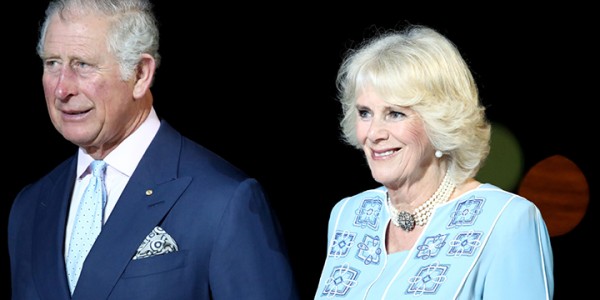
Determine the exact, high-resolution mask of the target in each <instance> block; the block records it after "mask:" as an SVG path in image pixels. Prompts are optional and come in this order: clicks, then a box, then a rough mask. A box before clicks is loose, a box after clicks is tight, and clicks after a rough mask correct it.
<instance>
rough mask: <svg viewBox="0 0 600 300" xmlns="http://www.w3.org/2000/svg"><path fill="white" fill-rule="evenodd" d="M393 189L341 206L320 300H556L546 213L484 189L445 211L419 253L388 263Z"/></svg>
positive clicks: (332, 227) (333, 222) (437, 214)
mask: <svg viewBox="0 0 600 300" xmlns="http://www.w3.org/2000/svg"><path fill="white" fill-rule="evenodd" d="M385 199H386V189H385V188H384V187H380V188H378V189H373V190H368V191H364V192H362V193H360V194H357V195H355V196H352V197H348V198H344V199H342V200H341V201H339V202H338V203H337V204H336V205H335V206H334V208H333V209H332V211H331V216H330V219H329V228H328V247H327V258H326V260H325V264H324V267H323V271H322V274H321V278H320V281H319V286H318V288H317V291H316V294H315V299H352V300H354V299H377V300H383V299H408V298H419V299H444V300H448V299H465V300H467V299H468V300H473V299H486V300H490V299H498V300H507V299H510V300H516V299H527V300H535V299H552V297H553V294H554V277H553V261H552V259H553V258H552V248H551V245H550V236H549V234H548V230H547V228H546V224H545V223H544V220H543V219H542V216H541V214H540V211H539V209H538V208H537V207H536V206H535V205H534V204H533V203H532V202H530V201H529V200H527V199H525V198H523V197H521V196H519V195H516V194H514V193H510V192H507V191H504V190H502V189H500V188H498V187H496V186H494V185H491V184H482V185H480V186H479V187H478V188H476V189H474V190H472V191H469V192H467V193H465V194H463V195H461V196H460V197H457V198H455V199H452V200H451V201H449V202H447V203H445V204H443V205H440V206H438V207H437V208H436V209H435V210H434V213H433V215H432V217H431V219H430V220H429V222H428V224H426V225H425V228H424V230H423V233H422V235H421V236H420V237H419V239H418V240H417V242H416V243H415V245H414V246H413V247H412V249H409V250H407V251H401V252H396V253H393V254H391V255H388V254H387V252H386V249H385V236H386V229H387V225H388V223H389V221H390V217H389V214H388V211H387V209H386V207H385Z"/></svg>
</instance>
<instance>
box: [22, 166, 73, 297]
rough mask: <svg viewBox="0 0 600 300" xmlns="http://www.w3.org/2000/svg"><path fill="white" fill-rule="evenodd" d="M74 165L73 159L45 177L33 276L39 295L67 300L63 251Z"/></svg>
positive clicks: (35, 228)
mask: <svg viewBox="0 0 600 300" xmlns="http://www.w3.org/2000/svg"><path fill="white" fill-rule="evenodd" d="M76 164H77V161H76V159H71V160H70V162H67V163H65V164H63V165H62V166H61V167H59V168H58V169H57V170H56V172H53V174H51V176H49V177H48V179H47V180H46V182H45V183H44V185H45V187H43V188H42V189H41V190H42V191H43V192H44V194H43V195H42V197H43V198H42V199H41V201H40V203H39V205H38V207H37V210H36V218H35V220H34V235H33V236H34V240H33V241H32V244H33V249H36V250H35V251H33V258H32V260H33V266H32V268H33V276H34V280H35V282H36V284H37V286H38V288H39V291H40V294H42V295H44V296H46V297H48V298H49V299H68V297H69V296H70V292H69V286H68V283H67V273H66V270H65V260H64V251H63V250H64V240H65V226H66V220H67V211H68V205H69V199H70V198H71V192H72V190H73V185H74V182H75V167H76Z"/></svg>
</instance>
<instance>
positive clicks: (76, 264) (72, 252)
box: [67, 160, 106, 294]
mask: <svg viewBox="0 0 600 300" xmlns="http://www.w3.org/2000/svg"><path fill="white" fill-rule="evenodd" d="M91 166H92V178H91V179H90V183H89V184H88V186H87V188H86V189H85V192H83V197H82V198H81V202H80V203H79V208H78V209H77V215H76V217H75V223H74V225H73V232H72V234H71V241H70V242H69V253H68V254H67V276H68V277H69V288H70V290H71V294H73V291H74V290H75V285H76V284H77V280H78V279H79V273H80V272H81V268H82V266H83V262H84V261H85V257H86V256H87V254H88V252H90V249H91V248H92V245H93V244H94V241H95V240H96V237H97V236H98V234H100V230H101V229H102V222H103V219H104V207H105V205H106V187H105V185H104V173H105V170H106V163H105V162H104V161H102V160H95V161H93V162H92V164H91Z"/></svg>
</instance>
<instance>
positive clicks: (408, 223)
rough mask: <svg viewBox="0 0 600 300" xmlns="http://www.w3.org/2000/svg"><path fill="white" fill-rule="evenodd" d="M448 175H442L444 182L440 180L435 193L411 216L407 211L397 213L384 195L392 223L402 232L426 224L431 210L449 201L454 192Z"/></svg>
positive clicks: (453, 185)
mask: <svg viewBox="0 0 600 300" xmlns="http://www.w3.org/2000/svg"><path fill="white" fill-rule="evenodd" d="M448 173H449V172H446V175H444V180H442V183H441V184H440V186H439V187H438V189H437V191H435V193H433V195H432V196H431V198H429V199H428V200H427V201H425V202H424V203H423V204H421V205H420V206H419V207H417V208H416V209H415V212H414V213H412V214H411V213H409V212H407V211H401V212H398V210H397V209H396V208H395V207H394V205H393V204H392V202H391V200H390V195H389V193H386V195H387V205H386V206H387V208H388V212H389V213H390V218H391V219H392V223H393V224H394V225H396V226H397V227H400V228H402V229H403V230H404V231H411V230H413V229H414V228H415V225H419V226H424V225H425V224H427V221H429V218H430V217H431V214H432V211H433V209H434V208H435V207H436V206H438V205H439V204H442V203H444V202H446V201H448V199H450V195H452V191H454V188H455V184H454V182H453V180H452V179H451V178H450V175H449V174H448Z"/></svg>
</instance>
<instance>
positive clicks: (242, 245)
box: [8, 121, 298, 300]
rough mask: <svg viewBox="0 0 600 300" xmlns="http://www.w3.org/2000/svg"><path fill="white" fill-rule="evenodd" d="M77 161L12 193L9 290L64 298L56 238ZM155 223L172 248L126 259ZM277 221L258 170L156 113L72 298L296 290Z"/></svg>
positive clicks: (288, 293) (273, 295) (276, 295)
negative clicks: (157, 120)
mask: <svg viewBox="0 0 600 300" xmlns="http://www.w3.org/2000/svg"><path fill="white" fill-rule="evenodd" d="M76 164H77V158H76V155H74V156H72V157H70V158H69V159H67V160H66V161H65V162H63V163H62V164H60V165H59V166H58V167H56V168H55V169H54V170H53V171H51V172H50V173H49V174H47V175H46V176H44V177H43V178H41V179H40V180H39V181H37V182H35V183H33V184H31V185H28V186H26V187H25V188H24V189H23V190H22V191H21V192H20V193H19V194H18V196H17V197H16V199H15V201H14V203H13V206H12V208H11V212H10V217H9V226H8V237H9V240H8V244H9V254H10V264H11V285H12V297H13V299H19V300H25V299H26V300H29V299H70V298H71V297H70V293H69V288H68V284H67V276H66V271H65V260H64V255H63V253H64V247H63V246H64V238H65V226H66V220H67V212H68V209H69V201H70V198H71V192H72V190H73V185H74V182H75V173H76V171H75V170H76ZM147 191H152V193H147ZM155 226H160V227H162V228H163V229H164V230H165V231H166V232H167V233H168V234H169V235H171V237H172V238H173V239H174V240H175V242H176V243H177V245H178V247H179V251H176V252H171V253H167V254H162V255H157V256H153V257H149V258H144V259H138V260H132V258H133V256H134V255H135V253H136V250H137V249H138V246H139V245H140V244H141V243H142V242H143V241H144V238H145V237H146V236H147V235H148V234H149V233H150V232H151V231H152V229H153V228H154V227H155ZM280 229H281V228H280V227H279V223H278V220H277V218H276V216H275V215H273V213H272V211H271V208H270V207H269V204H268V201H267V199H266V196H265V194H264V192H263V190H262V188H261V186H260V185H259V183H258V182H257V181H256V180H254V179H253V178H250V177H248V176H247V175H245V174H244V173H243V172H241V171H240V170H238V169H237V168H236V167H234V166H232V165H231V164H229V163H228V162H226V161H225V160H223V159H222V158H221V157H219V156H217V155H215V154H214V153H212V152H211V151H209V150H207V149H205V148H204V147H202V146H200V145H198V144H197V143H194V142H193V141H191V140H189V139H187V138H185V137H183V136H182V135H180V134H179V133H178V132H177V131H175V130H174V129H173V128H172V127H171V126H169V125H168V124H167V123H166V122H164V121H162V123H161V127H160V129H159V131H158V133H157V135H156V137H155V138H154V140H153V141H152V143H151V144H150V147H149V148H148V150H147V151H146V153H145V154H144V156H143V158H142V160H141V161H140V163H139V165H138V167H137V169H136V170H135V172H134V173H133V175H132V177H131V178H130V180H129V183H128V184H127V186H126V187H125V189H124V191H123V193H122V195H121V197H120V198H119V201H118V203H117V205H116V206H115V208H114V210H113V211H112V213H111V215H110V217H109V218H108V220H107V221H106V223H105V225H104V227H103V228H102V232H101V233H100V235H99V236H98V239H97V240H96V242H95V244H94V246H93V248H92V249H91V251H90V253H89V255H88V257H87V259H86V261H85V263H84V266H83V270H82V273H81V276H80V278H79V282H78V284H77V288H76V290H75V292H74V294H73V297H72V299H85V300H92V299H127V300H132V299H161V300H165V299H260V300H265V299H273V300H283V299H297V298H298V294H297V291H296V286H295V283H294V278H293V275H292V270H291V266H290V263H289V261H288V256H287V252H286V249H285V244H284V241H283V237H282V235H281V231H280Z"/></svg>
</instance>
